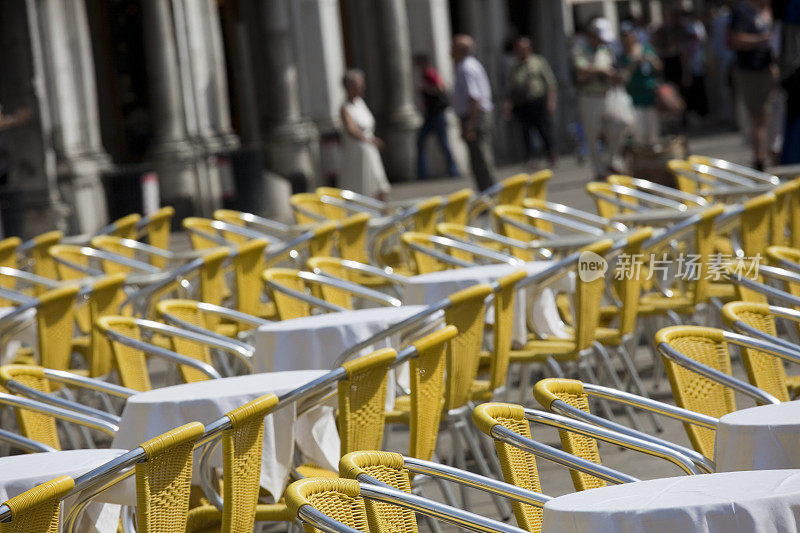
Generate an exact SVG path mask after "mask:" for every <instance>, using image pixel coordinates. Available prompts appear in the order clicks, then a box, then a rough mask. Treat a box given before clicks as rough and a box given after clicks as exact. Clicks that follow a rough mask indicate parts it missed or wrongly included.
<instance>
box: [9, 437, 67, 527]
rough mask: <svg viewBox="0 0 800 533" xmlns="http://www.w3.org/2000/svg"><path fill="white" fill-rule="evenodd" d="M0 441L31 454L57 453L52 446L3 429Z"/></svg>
mask: <svg viewBox="0 0 800 533" xmlns="http://www.w3.org/2000/svg"><path fill="white" fill-rule="evenodd" d="M0 441H2V442H5V443H6V444H10V445H11V446H12V447H15V448H18V449H20V450H23V451H26V452H31V453H40V452H55V451H57V450H56V449H55V448H53V447H52V446H48V445H47V444H44V443H42V442H39V441H37V440H33V439H29V438H28V437H23V436H22V435H17V434H16V433H13V432H11V431H8V430H5V429H0ZM0 512H2V511H0ZM0 522H3V520H2V519H0Z"/></svg>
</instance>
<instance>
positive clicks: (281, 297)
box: [261, 268, 311, 320]
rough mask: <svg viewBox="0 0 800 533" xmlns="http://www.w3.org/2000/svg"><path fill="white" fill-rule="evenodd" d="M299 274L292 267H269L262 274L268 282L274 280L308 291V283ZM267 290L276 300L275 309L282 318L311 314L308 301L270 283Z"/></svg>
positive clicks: (276, 282) (291, 287)
mask: <svg viewBox="0 0 800 533" xmlns="http://www.w3.org/2000/svg"><path fill="white" fill-rule="evenodd" d="M297 274H298V271H297V270H293V269H291V268H268V269H267V270H265V271H264V272H263V273H262V274H261V277H262V279H263V280H264V281H265V282H267V283H268V282H272V283H275V284H278V285H282V286H284V287H286V288H288V289H292V290H295V291H298V292H306V284H305V282H304V281H303V280H302V279H301V278H300V277H299V276H298V275H297ZM267 292H268V293H269V295H270V299H271V300H272V301H273V302H275V309H276V311H277V313H278V318H279V319H280V320H289V319H292V318H300V317H304V316H309V315H310V314H311V306H310V305H309V304H308V303H307V302H304V301H302V300H299V299H297V298H295V297H293V296H289V295H288V294H283V293H282V292H279V291H275V290H272V289H271V288H270V287H269V285H267Z"/></svg>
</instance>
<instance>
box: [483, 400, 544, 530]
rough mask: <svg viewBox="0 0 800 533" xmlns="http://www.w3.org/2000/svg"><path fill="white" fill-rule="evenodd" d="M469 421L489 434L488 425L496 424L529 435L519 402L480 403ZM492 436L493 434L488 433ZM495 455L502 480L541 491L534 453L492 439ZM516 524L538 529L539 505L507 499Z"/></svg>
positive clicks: (489, 426)
mask: <svg viewBox="0 0 800 533" xmlns="http://www.w3.org/2000/svg"><path fill="white" fill-rule="evenodd" d="M472 421H473V422H474V423H475V425H476V426H477V427H478V429H480V430H481V431H483V432H484V433H486V434H487V435H489V436H490V437H492V428H493V427H495V426H497V425H500V426H502V427H505V428H507V429H509V430H511V431H513V432H514V433H517V434H519V435H522V436H523V437H525V438H528V439H529V438H531V429H530V425H529V424H528V421H527V420H525V411H524V409H523V408H522V406H519V405H513V404H506V403H483V404H481V405H479V406H477V407H476V408H475V410H474V411H473V412H472ZM492 438H493V439H494V437H492ZM494 446H495V449H496V450H497V457H498V458H499V459H500V466H501V467H502V470H503V479H505V481H506V483H510V484H512V485H516V486H517V487H522V488H525V489H528V490H532V491H535V492H541V491H542V487H541V483H540V481H539V470H538V468H537V467H536V457H534V455H533V454H531V453H528V452H526V451H524V450H520V449H519V448H517V447H516V446H511V445H510V444H506V443H505V442H502V441H499V440H496V439H495V440H494ZM511 508H512V509H513V510H514V516H515V517H516V519H517V525H519V527H521V528H522V529H524V530H526V531H530V532H531V533H538V532H539V531H541V530H542V509H540V508H538V507H534V506H532V505H528V504H524V503H520V502H517V501H512V502H511Z"/></svg>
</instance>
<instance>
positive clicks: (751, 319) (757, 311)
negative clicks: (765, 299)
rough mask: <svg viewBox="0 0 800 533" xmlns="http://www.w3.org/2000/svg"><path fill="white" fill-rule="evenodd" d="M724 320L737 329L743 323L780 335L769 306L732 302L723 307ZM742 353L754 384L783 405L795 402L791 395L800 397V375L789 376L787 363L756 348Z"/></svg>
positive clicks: (743, 350) (743, 361)
mask: <svg viewBox="0 0 800 533" xmlns="http://www.w3.org/2000/svg"><path fill="white" fill-rule="evenodd" d="M722 319H723V320H724V321H725V324H726V325H727V326H728V327H730V328H733V329H734V330H736V327H735V325H736V324H737V323H741V324H744V325H746V326H750V327H751V328H755V329H757V330H758V331H761V332H763V333H766V334H767V335H772V336H773V337H777V336H778V331H777V328H776V327H775V315H773V314H772V312H771V311H770V307H769V305H768V304H766V303H752V302H728V303H727V304H725V305H724V306H723V308H722ZM740 353H741V356H742V363H744V368H745V370H746V371H747V379H748V381H750V383H752V384H753V385H755V386H756V387H758V388H759V389H761V390H763V391H766V392H768V393H770V394H772V395H773V396H775V397H776V398H777V399H779V400H780V401H782V402H788V401H789V400H790V399H791V398H790V397H789V393H790V392H791V393H792V396H794V395H795V394H797V392H798V390H799V389H800V376H791V377H788V376H787V375H786V369H785V368H784V365H783V361H781V360H780V359H778V358H777V357H775V356H773V355H770V354H766V353H763V352H760V351H758V350H756V349H755V348H743V349H742V350H740Z"/></svg>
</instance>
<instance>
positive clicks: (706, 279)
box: [687, 204, 725, 305]
mask: <svg viewBox="0 0 800 533" xmlns="http://www.w3.org/2000/svg"><path fill="white" fill-rule="evenodd" d="M724 210H725V207H724V206H723V205H722V204H717V205H714V206H711V207H709V208H708V209H706V210H705V211H703V212H702V213H701V215H700V221H698V223H697V224H696V225H695V228H694V246H695V250H694V251H695V255H696V257H697V261H698V262H699V264H700V268H699V273H698V275H697V276H696V279H689V280H687V285H688V286H692V285H693V286H694V303H695V305H697V304H699V303H702V302H706V301H708V291H709V285H710V283H711V279H710V278H711V276H710V275H709V265H710V264H711V260H712V255H713V254H714V250H715V243H716V241H717V232H716V229H715V227H714V223H715V220H716V218H717V217H718V216H719V215H721V214H722V212H723V211H724Z"/></svg>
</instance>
